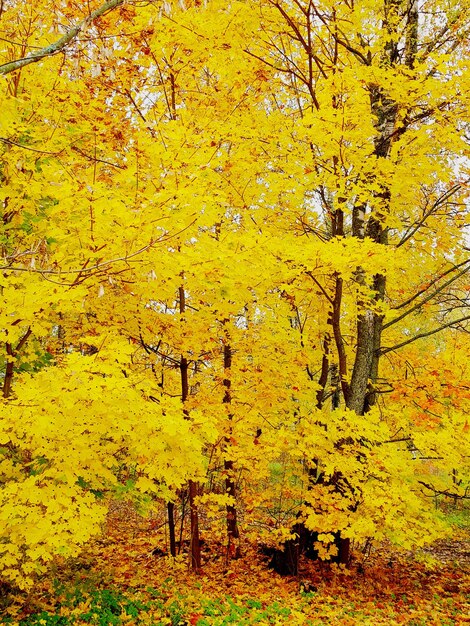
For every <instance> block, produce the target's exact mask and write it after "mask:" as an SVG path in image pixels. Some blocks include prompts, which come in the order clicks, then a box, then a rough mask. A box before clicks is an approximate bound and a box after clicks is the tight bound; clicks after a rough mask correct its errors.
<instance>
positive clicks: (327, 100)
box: [0, 0, 470, 589]
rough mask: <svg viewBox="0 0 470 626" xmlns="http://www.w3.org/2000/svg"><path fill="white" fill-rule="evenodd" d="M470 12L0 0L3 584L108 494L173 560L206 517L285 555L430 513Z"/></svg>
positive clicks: (59, 541)
mask: <svg viewBox="0 0 470 626" xmlns="http://www.w3.org/2000/svg"><path fill="white" fill-rule="evenodd" d="M469 28H470V3H469V2H467V1H466V0H464V1H462V2H450V3H449V2H445V1H444V0H442V1H441V0H428V1H426V0H423V1H418V0H380V1H379V0H357V1H355V0H348V1H346V0H341V1H340V2H330V0H324V1H322V2H313V1H307V0H289V1H287V0H244V1H234V2H228V3H227V2H220V1H219V0H208V1H207V2H198V1H194V2H190V1H189V0H188V1H186V2H175V3H172V2H161V1H158V2H154V1H134V2H131V1H126V0H110V1H109V2H106V3H104V4H100V3H99V2H89V3H87V4H83V3H80V2H70V1H66V0H55V1H54V2H52V3H51V2H49V3H47V4H45V3H42V2H34V3H26V4H25V3H24V2H17V1H15V0H3V2H1V3H0V50H1V62H0V75H1V79H0V86H1V119H0V153H1V156H0V180H1V187H0V202H1V203H2V222H1V229H2V230H1V235H0V237H1V241H0V245H1V254H2V260H1V263H2V266H1V273H0V288H1V291H2V306H1V312H0V314H1V333H2V354H1V355H0V364H1V368H2V387H3V400H2V404H1V418H2V420H1V425H0V444H1V447H0V474H1V482H0V484H1V490H0V494H1V495H0V498H1V512H0V520H1V525H0V537H1V539H0V563H1V566H2V577H3V580H4V581H5V583H8V584H10V585H14V586H17V587H19V588H22V589H28V588H31V587H32V586H33V585H34V584H35V581H37V576H38V574H44V573H46V572H47V571H48V569H49V568H50V567H51V566H52V565H53V564H54V563H57V559H59V560H60V559H66V558H69V557H76V556H77V555H78V554H79V552H80V550H81V549H82V548H83V546H84V545H86V544H87V542H89V541H90V540H91V538H93V537H95V536H97V535H99V534H100V532H102V529H103V524H104V523H105V519H106V515H107V512H108V507H109V503H110V502H113V501H115V500H116V499H121V500H126V501H132V502H133V503H134V506H135V507H136V508H137V509H138V510H139V511H140V512H141V513H145V512H147V513H148V512H152V511H155V510H160V511H161V512H164V514H165V519H166V522H165V529H166V532H167V535H166V543H167V545H166V546H164V545H163V546H162V549H167V550H168V551H169V553H170V554H172V555H173V556H176V554H177V552H178V549H179V547H180V546H181V542H182V540H183V539H186V540H187V541H188V542H189V563H190V565H191V567H192V569H194V570H196V571H199V570H200V569H201V566H202V560H201V541H200V535H201V533H202V534H203V535H204V539H205V541H206V542H215V544H217V545H219V546H220V545H223V546H224V547H223V551H224V554H225V557H224V558H225V560H226V561H227V562H228V561H229V560H230V559H232V558H234V557H237V556H240V555H242V554H243V551H244V549H245V550H246V547H245V548H244V545H245V546H246V544H247V543H248V544H250V545H253V543H256V542H258V543H262V544H263V545H264V546H265V547H271V548H272V549H276V548H277V549H279V552H278V553H275V554H274V562H273V565H274V566H275V568H277V569H278V571H282V573H287V574H291V575H293V576H296V575H297V574H298V568H299V557H300V556H301V554H302V552H308V553H309V555H310V556H314V557H320V558H322V559H326V560H331V559H332V560H335V561H338V562H339V563H341V564H344V565H347V564H348V563H350V562H351V558H352V547H355V548H356V549H358V548H360V547H363V546H365V545H371V544H372V543H376V544H377V543H380V542H382V541H384V540H387V541H390V542H391V543H392V544H393V545H395V546H396V547H397V548H400V549H402V550H415V549H417V548H418V547H419V546H421V545H423V544H426V543H430V542H432V541H433V540H435V539H436V538H439V537H442V536H445V534H446V533H447V532H448V524H447V521H446V516H445V515H443V514H442V511H440V510H439V508H436V502H437V501H439V499H442V498H447V499H449V500H450V501H452V502H454V503H457V502H465V501H466V499H468V497H469V496H470V494H469V462H468V458H469V457H468V450H469V430H470V425H469V421H468V419H469V418H468V413H469V399H470V380H469V364H468V353H469V340H468V330H469V325H468V322H469V320H470V312H469V308H468V305H469V297H468V293H469V278H468V277H469V274H468V270H469V268H470V257H469V242H468V233H467V232H466V228H468V204H467V203H468V198H467V194H468V181H469V168H468V165H469V163H468V142H469V130H468V124H469V102H468V100H469V95H468V94H469V89H468V85H469V67H468V34H469ZM186 518H187V519H186ZM181 529H182V530H181ZM180 532H181V536H179V533H180Z"/></svg>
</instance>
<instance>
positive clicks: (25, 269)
mask: <svg viewBox="0 0 470 626" xmlns="http://www.w3.org/2000/svg"><path fill="white" fill-rule="evenodd" d="M195 222H196V218H195V219H194V220H193V221H192V222H191V223H190V224H188V225H187V226H185V227H184V228H182V229H181V230H180V231H178V232H177V233H173V234H170V235H167V236H165V237H160V238H159V239H157V240H156V241H151V242H150V243H149V244H147V245H146V246H143V247H142V248H139V250H136V251H135V252H132V253H130V254H127V255H126V256H122V257H117V258H115V259H109V260H108V261H103V262H102V263H96V265H91V266H90V267H86V268H83V267H82V268H80V269H73V270H63V271H62V270H42V269H34V268H31V267H15V266H12V265H2V266H0V270H9V271H11V272H33V273H36V274H41V275H45V274H54V275H56V276H61V275H65V274H82V273H89V272H91V271H93V270H97V269H100V268H102V267H107V266H108V265H112V264H113V263H118V262H119V261H124V262H127V261H129V259H132V258H133V257H136V256H138V255H139V254H142V253H143V252H146V251H147V250H149V249H150V248H153V247H154V246H156V245H157V244H159V243H163V242H164V241H168V240H169V239H172V238H173V237H177V236H178V235H181V233H184V231H185V230H187V229H188V228H190V227H191V226H192V225H193V224H194V223H195Z"/></svg>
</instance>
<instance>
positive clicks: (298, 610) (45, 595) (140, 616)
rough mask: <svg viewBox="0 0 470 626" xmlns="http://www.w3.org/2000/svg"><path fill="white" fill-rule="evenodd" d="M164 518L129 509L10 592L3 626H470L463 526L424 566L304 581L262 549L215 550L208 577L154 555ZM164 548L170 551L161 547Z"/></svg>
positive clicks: (391, 564) (372, 557)
mask: <svg viewBox="0 0 470 626" xmlns="http://www.w3.org/2000/svg"><path fill="white" fill-rule="evenodd" d="M159 526H160V524H159V523H158V520H156V519H155V518H153V519H152V518H150V519H149V518H143V517H140V516H139V515H138V514H137V513H136V512H135V510H134V509H133V508H132V507H131V506H129V505H126V504H124V503H121V504H120V505H119V506H116V507H114V508H113V510H112V511H111V513H110V515H109V518H108V524H107V529H106V533H105V534H103V536H102V537H101V538H100V539H98V540H96V541H94V542H92V543H91V544H90V545H89V546H88V548H87V549H86V550H85V551H84V552H83V554H82V555H81V556H80V557H79V558H78V559H75V560H73V561H68V562H64V563H57V564H56V565H55V566H54V569H53V571H52V573H51V576H50V577H47V578H46V577H45V578H44V579H42V580H41V581H40V582H38V584H37V585H36V586H35V588H34V589H33V590H32V591H30V592H29V593H28V594H26V593H22V592H16V593H15V592H14V591H13V590H8V589H6V588H5V589H4V590H3V595H1V589H0V609H2V610H3V617H0V621H1V623H4V624H11V625H12V626H13V625H14V626H17V625H20V626H52V625H56V626H68V625H69V624H74V625H77V626H80V625H84V624H92V625H97V626H108V625H109V626H114V625H116V626H119V625H121V624H123V625H125V624H128V625H132V624H136V625H139V624H141V625H142V626H144V625H147V626H150V625H152V624H153V625H155V626H157V625H160V624H161V625H171V626H222V625H228V624H235V625H255V624H256V625H257V626H267V625H276V624H290V625H291V626H297V625H306V626H319V625H323V624H324V625H327V624H328V625H329V624H343V625H355V624H369V625H372V626H375V625H381V624H387V625H393V624H406V625H408V626H434V625H444V626H458V625H461V624H470V529H469V528H468V527H465V524H462V523H460V526H456V533H455V535H454V538H453V539H452V540H448V541H441V542H438V543H436V544H435V545H433V546H432V547H431V548H429V549H428V550H427V552H426V553H425V555H424V556H425V557H432V563H430V562H429V561H430V559H429V558H425V559H424V560H425V561H427V562H426V563H425V562H423V560H422V559H421V560H419V559H418V560H417V559H416V558H415V557H416V555H411V554H409V555H403V554H402V555H398V554H397V553H396V552H394V551H392V550H390V549H388V548H387V546H381V548H380V549H377V550H373V551H371V552H369V553H368V554H367V555H364V554H363V553H361V554H360V556H359V557H357V559H356V561H355V563H354V565H353V567H352V568H351V569H350V570H344V569H341V568H339V567H337V566H331V565H328V564H325V563H313V562H311V561H305V562H302V570H301V573H300V575H299V577H298V578H292V577H291V578H288V577H281V576H278V575H277V574H275V573H274V572H273V571H271V570H269V569H268V567H267V562H266V559H265V558H263V557H262V555H261V554H260V553H259V551H257V549H256V547H255V546H253V545H246V546H243V556H242V557H241V558H240V559H237V560H235V561H231V562H230V563H228V564H227V561H226V558H225V554H224V548H223V547H222V546H221V545H219V546H218V547H217V546H211V551H210V552H209V551H208V553H207V555H206V556H205V558H204V559H203V560H204V566H203V570H202V571H201V573H200V574H199V575H197V576H196V575H194V574H193V573H192V572H191V571H188V559H187V555H181V556H180V557H177V558H176V560H175V559H170V558H168V557H165V556H164V555H161V554H160V556H158V555H154V554H152V550H153V549H154V548H155V547H156V546H158V545H159V542H158V541H157V540H156V539H157V535H158V534H159V532H161V527H160V530H159ZM160 545H161V544H160Z"/></svg>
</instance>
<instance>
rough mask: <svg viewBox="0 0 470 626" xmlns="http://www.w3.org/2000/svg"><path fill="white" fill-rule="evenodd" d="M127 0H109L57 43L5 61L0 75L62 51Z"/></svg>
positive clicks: (0, 66)
mask: <svg viewBox="0 0 470 626" xmlns="http://www.w3.org/2000/svg"><path fill="white" fill-rule="evenodd" d="M124 1H125V0H108V2H105V3H104V4H102V5H101V6H100V7H99V8H98V9H95V10H94V11H92V12H91V13H90V15H88V17H86V18H85V19H84V20H82V21H81V22H80V23H79V24H77V25H76V26H74V27H73V28H71V29H70V30H69V31H68V32H67V33H65V35H63V36H62V37H61V38H60V39H58V40H57V41H56V42H55V43H52V44H50V45H49V46H46V47H45V48H41V49H40V50H38V51H37V52H33V54H30V55H28V56H26V57H23V58H22V59H16V60H15V61H9V62H8V63H4V64H3V65H0V75H1V74H3V75H5V74H9V73H10V72H14V71H15V70H19V69H20V68H22V67H24V66H25V65H30V63H37V62H38V61H42V59H44V58H45V57H48V56H52V55H53V54H56V53H57V52H61V51H62V50H63V49H64V48H66V46H67V45H68V44H69V43H70V42H71V41H73V40H74V39H75V38H76V37H77V35H78V34H79V33H80V32H81V31H82V30H83V29H84V28H86V27H87V26H88V25H89V24H92V23H93V22H94V21H95V20H96V19H98V18H99V17H101V16H102V15H104V14H105V13H108V11H112V10H113V9H115V8H116V7H118V6H120V5H121V4H123V3H124Z"/></svg>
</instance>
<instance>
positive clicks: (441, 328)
mask: <svg viewBox="0 0 470 626" xmlns="http://www.w3.org/2000/svg"><path fill="white" fill-rule="evenodd" d="M466 320H470V315H465V317H461V318H460V319H458V320H453V321H452V322H448V323H447V324H443V325H442V326H439V328H434V329H433V330H430V331H428V332H427V333H419V334H418V335H415V336H414V337H410V338H409V339H407V340H406V341H402V342H401V343H398V344H397V345H396V346H392V347H390V348H380V349H379V351H378V352H379V354H380V355H382V354H387V352H393V351H394V350H398V349H399V348H403V346H407V345H408V344H409V343H413V342H414V341H416V340H417V339H422V338H423V337H430V336H431V335H435V334H436V333H438V332H440V331H441V330H444V328H449V326H454V325H455V324H459V323H460V322H465V321H466Z"/></svg>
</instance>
